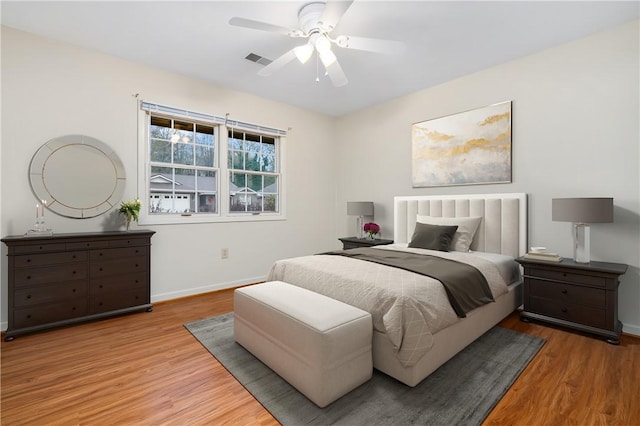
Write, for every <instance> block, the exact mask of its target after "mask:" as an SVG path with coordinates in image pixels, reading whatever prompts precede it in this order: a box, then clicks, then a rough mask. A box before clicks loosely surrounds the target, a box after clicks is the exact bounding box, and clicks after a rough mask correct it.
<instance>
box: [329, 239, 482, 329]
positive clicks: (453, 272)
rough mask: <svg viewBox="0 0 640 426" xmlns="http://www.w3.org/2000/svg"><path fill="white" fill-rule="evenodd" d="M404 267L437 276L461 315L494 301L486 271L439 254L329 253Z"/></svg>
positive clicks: (464, 316)
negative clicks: (484, 272)
mask: <svg viewBox="0 0 640 426" xmlns="http://www.w3.org/2000/svg"><path fill="white" fill-rule="evenodd" d="M323 254H331V255H338V256H345V257H351V258H354V259H359V260H364V261H367V262H374V263H379V264H382V265H387V266H392V267H395V268H400V269H404V270H407V271H411V272H415V273H417V274H421V275H425V276H428V277H431V278H434V279H436V280H438V281H440V282H441V283H442V285H443V286H444V289H445V291H446V292H447V297H448V298H449V302H450V303H451V307H452V308H453V310H454V311H455V313H456V315H458V317H460V318H466V316H467V315H466V314H467V312H470V311H472V310H473V309H475V308H477V307H479V306H482V305H486V304H487V303H490V302H493V301H494V299H493V295H492V294H491V289H490V288H489V284H488V283H487V279H486V278H485V276H484V275H482V273H481V272H480V271H479V270H478V269H476V268H474V267H473V266H471V265H468V264H466V263H462V262H457V261H455V260H450V259H443V258H440V257H436V256H429V255H422V254H414V253H406V252H397V251H390V250H375V249H371V248H356V249H351V250H338V251H332V252H329V253H323Z"/></svg>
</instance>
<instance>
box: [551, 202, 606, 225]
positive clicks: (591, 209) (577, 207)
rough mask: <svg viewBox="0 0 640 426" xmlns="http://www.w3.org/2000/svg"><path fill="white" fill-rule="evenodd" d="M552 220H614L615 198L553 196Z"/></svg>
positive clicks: (593, 221)
mask: <svg viewBox="0 0 640 426" xmlns="http://www.w3.org/2000/svg"><path fill="white" fill-rule="evenodd" d="M551 220H553V221H554V222H574V223H607V222H613V198H553V199H552V200H551Z"/></svg>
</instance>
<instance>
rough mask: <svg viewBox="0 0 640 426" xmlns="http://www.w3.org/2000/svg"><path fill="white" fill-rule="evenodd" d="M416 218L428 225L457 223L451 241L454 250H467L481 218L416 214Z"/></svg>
mask: <svg viewBox="0 0 640 426" xmlns="http://www.w3.org/2000/svg"><path fill="white" fill-rule="evenodd" d="M416 220H417V221H418V222H420V223H427V224H429V225H458V229H457V230H456V233H455V235H454V236H453V240H452V241H451V249H452V250H455V251H469V247H471V243H472V242H473V237H474V235H476V231H477V230H478V225H480V221H481V220H482V218H481V217H480V216H472V217H435V216H423V215H418V216H417V218H416Z"/></svg>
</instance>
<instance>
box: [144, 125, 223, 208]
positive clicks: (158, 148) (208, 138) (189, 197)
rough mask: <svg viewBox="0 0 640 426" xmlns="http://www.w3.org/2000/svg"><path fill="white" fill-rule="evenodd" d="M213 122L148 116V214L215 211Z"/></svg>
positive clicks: (215, 182)
mask: <svg viewBox="0 0 640 426" xmlns="http://www.w3.org/2000/svg"><path fill="white" fill-rule="evenodd" d="M215 134H216V128H215V127H214V126H212V125H206V124H200V123H195V122H192V121H186V120H182V119H181V120H177V119H173V118H168V117H162V116H156V115H151V116H150V119H149V166H150V168H149V187H148V189H149V205H148V206H149V213H150V214H176V213H200V212H208V213H215V212H217V211H218V206H217V203H216V198H217V194H218V184H217V181H216V177H217V176H218V169H217V168H216V156H215V151H216V149H215V145H216V144H215V140H216V137H215Z"/></svg>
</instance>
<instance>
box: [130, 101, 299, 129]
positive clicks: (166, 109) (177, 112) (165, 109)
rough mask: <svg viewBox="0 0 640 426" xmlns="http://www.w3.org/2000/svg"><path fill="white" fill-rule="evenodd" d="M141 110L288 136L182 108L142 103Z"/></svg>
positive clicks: (253, 125) (263, 127) (255, 125)
mask: <svg viewBox="0 0 640 426" xmlns="http://www.w3.org/2000/svg"><path fill="white" fill-rule="evenodd" d="M140 109H142V110H143V111H147V112H156V113H160V114H168V115H171V116H178V117H183V118H189V119H192V120H202V121H207V122H212V123H217V124H224V125H226V126H228V127H231V128H234V129H242V130H250V131H254V132H258V133H262V134H268V135H274V136H286V134H287V132H286V131H285V130H281V129H275V128H273V127H266V126H261V125H258V124H252V123H246V122H243V121H237V120H229V119H228V118H226V117H219V116H217V115H211V114H204V113H201V112H195V111H189V110H186V109H181V108H174V107H170V106H166V105H159V104H154V103H151V102H146V101H140Z"/></svg>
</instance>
